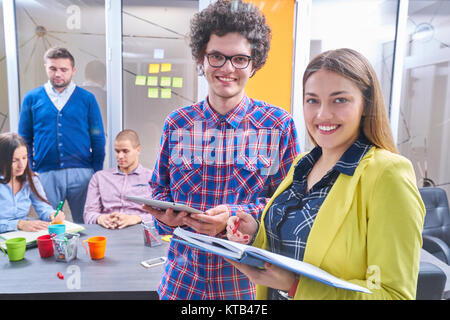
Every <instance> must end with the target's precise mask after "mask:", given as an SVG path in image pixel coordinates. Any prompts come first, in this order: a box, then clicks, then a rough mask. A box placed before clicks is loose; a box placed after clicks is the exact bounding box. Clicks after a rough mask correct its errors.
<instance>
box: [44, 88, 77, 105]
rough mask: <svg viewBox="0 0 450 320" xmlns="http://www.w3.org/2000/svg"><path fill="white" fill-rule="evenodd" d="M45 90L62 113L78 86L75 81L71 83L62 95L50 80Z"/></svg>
mask: <svg viewBox="0 0 450 320" xmlns="http://www.w3.org/2000/svg"><path fill="white" fill-rule="evenodd" d="M44 88H45V92H47V95H48V97H49V98H50V100H51V101H52V102H53V104H54V105H55V107H56V109H58V110H59V111H61V110H62V108H64V106H65V105H66V103H67V101H68V100H69V98H70V96H71V95H72V93H73V91H74V90H75V88H76V85H75V83H74V82H73V81H71V82H70V83H69V85H68V86H67V87H66V88H65V89H64V90H63V91H62V92H61V93H59V92H58V91H57V90H56V89H55V88H53V86H52V84H51V83H50V80H49V81H47V82H46V83H45V84H44Z"/></svg>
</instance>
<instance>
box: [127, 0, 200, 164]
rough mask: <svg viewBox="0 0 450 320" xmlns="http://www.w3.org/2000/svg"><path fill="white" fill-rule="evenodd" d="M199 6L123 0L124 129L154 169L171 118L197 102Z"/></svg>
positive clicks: (186, 2)
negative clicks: (192, 35)
mask: <svg viewBox="0 0 450 320" xmlns="http://www.w3.org/2000/svg"><path fill="white" fill-rule="evenodd" d="M197 11H198V1H172V0H168V1H156V0H152V1H149V0H140V1H139V0H123V9H122V18H123V100H124V101H123V102H124V105H123V109H124V116H123V117H124V129H133V130H135V131H136V132H137V133H138V135H139V138H140V140H141V145H142V153H141V158H140V161H141V163H142V164H143V165H144V166H145V167H147V168H150V169H153V167H154V164H155V161H156V156H157V154H158V150H159V143H160V138H161V133H162V129H163V125H164V121H165V119H166V117H167V116H168V115H169V113H171V112H172V111H173V110H175V109H177V108H179V107H183V106H186V105H190V104H193V103H195V102H196V101H197V70H196V64H195V63H194V61H193V59H192V56H191V51H190V48H189V42H188V32H189V24H190V19H191V18H192V16H193V14H194V13H195V12H197Z"/></svg>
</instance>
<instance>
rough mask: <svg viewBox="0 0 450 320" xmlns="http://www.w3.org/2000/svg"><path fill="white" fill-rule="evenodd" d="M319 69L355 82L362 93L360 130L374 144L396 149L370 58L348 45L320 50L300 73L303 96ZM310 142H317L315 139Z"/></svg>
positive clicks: (393, 150) (392, 150) (391, 149)
mask: <svg viewBox="0 0 450 320" xmlns="http://www.w3.org/2000/svg"><path fill="white" fill-rule="evenodd" d="M321 69H325V70H328V71H331V72H336V73H337V74H339V75H341V76H343V77H345V78H347V79H349V80H350V81H352V82H353V83H354V84H356V86H357V87H358V88H359V89H360V90H361V93H362V95H363V97H364V108H363V114H362V118H361V130H362V132H363V133H364V134H365V136H366V137H367V139H369V141H370V142H372V143H373V144H374V145H375V146H377V147H379V148H383V149H386V150H389V151H391V152H394V153H398V151H397V147H396V146H395V143H394V138H393V137H392V132H391V128H390V126H389V119H388V116H387V112H386V107H385V104H384V100H383V94H382V91H381V86H380V83H379V81H378V78H377V75H376V73H375V70H374V69H373V67H372V65H371V64H370V62H369V61H368V60H367V59H366V58H365V57H364V56H363V55H362V54H360V53H359V52H357V51H355V50H352V49H347V48H343V49H337V50H329V51H326V52H323V53H321V54H319V55H318V56H316V57H315V58H314V59H313V60H311V62H310V63H309V64H308V66H307V67H306V70H305V73H304V74H303V98H304V97H305V89H304V88H305V83H306V81H307V80H308V78H309V77H310V76H311V75H312V74H313V73H314V72H317V71H319V70H321ZM310 137H311V135H310ZM311 139H312V137H311ZM312 140H313V139H312ZM313 142H314V144H316V142H315V141H314V140H313Z"/></svg>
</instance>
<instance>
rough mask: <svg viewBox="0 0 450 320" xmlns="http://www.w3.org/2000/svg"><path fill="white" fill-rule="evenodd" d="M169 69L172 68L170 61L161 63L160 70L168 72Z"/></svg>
mask: <svg viewBox="0 0 450 320" xmlns="http://www.w3.org/2000/svg"><path fill="white" fill-rule="evenodd" d="M170 70H172V64H171V63H161V72H169V71H170Z"/></svg>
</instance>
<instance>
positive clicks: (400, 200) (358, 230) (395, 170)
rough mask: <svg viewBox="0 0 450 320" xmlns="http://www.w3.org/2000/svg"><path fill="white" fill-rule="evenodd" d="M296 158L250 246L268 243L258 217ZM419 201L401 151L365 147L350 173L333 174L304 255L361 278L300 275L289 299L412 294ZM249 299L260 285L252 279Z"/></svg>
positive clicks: (263, 292) (263, 290) (260, 291)
mask: <svg viewBox="0 0 450 320" xmlns="http://www.w3.org/2000/svg"><path fill="white" fill-rule="evenodd" d="M302 156H303V155H300V156H298V157H297V159H296V160H295V162H294V164H293V165H292V167H291V168H290V170H289V173H288V175H287V177H286V178H285V179H284V180H283V182H282V183H281V184H280V186H279V187H278V189H277V190H276V191H275V194H274V195H273V197H272V198H271V199H270V201H269V202H268V204H267V206H266V208H265V210H264V212H263V215H262V219H261V227H260V228H259V231H258V234H257V236H256V239H255V242H254V244H253V245H254V246H256V247H260V248H264V249H268V241H267V237H266V232H265V226H264V217H265V215H266V213H267V210H268V208H269V207H270V206H271V204H272V202H273V200H274V199H275V198H276V197H277V196H278V195H279V194H280V193H281V192H283V191H284V190H286V189H287V188H288V187H289V186H290V185H291V184H292V180H293V174H294V167H295V164H296V163H297V162H298V161H299V160H300V158H301V157H302ZM424 218H425V207H424V204H423V202H422V199H421V197H420V194H419V191H418V189H417V186H416V178H415V174H414V170H413V167H412V165H411V163H410V161H409V160H407V159H406V158H404V157H402V156H400V155H397V154H394V153H391V152H389V151H386V150H384V149H379V148H376V147H372V148H371V149H370V150H369V151H368V152H367V153H366V155H365V156H364V158H363V159H362V160H361V161H360V163H359V165H358V167H357V168H356V170H355V172H354V174H353V176H347V175H345V174H340V175H339V177H338V179H337V180H336V182H335V184H334V186H333V187H332V189H331V190H330V192H329V194H328V196H327V198H326V199H325V201H324V202H323V204H322V207H321V208H320V210H319V212H318V213H317V216H316V219H315V221H314V224H313V226H312V229H311V232H310V234H309V237H308V240H307V243H306V249H305V255H304V259H303V261H305V262H308V263H311V264H313V265H315V266H318V267H320V268H322V269H324V270H326V271H327V272H329V273H331V274H333V275H335V276H337V277H339V278H342V279H344V280H347V281H350V282H353V283H355V284H358V285H360V286H364V287H366V288H368V289H369V290H371V291H372V292H373V294H366V293H360V292H354V291H349V290H343V289H337V288H333V287H330V286H327V285H325V284H322V283H320V282H318V281H314V280H311V279H309V278H307V277H300V281H299V284H298V287H297V291H296V294H295V297H294V298H295V299H415V296H416V288H417V276H418V273H419V260H420V249H421V247H422V229H423V222H424ZM256 299H267V287H264V286H260V285H257V286H256Z"/></svg>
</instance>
